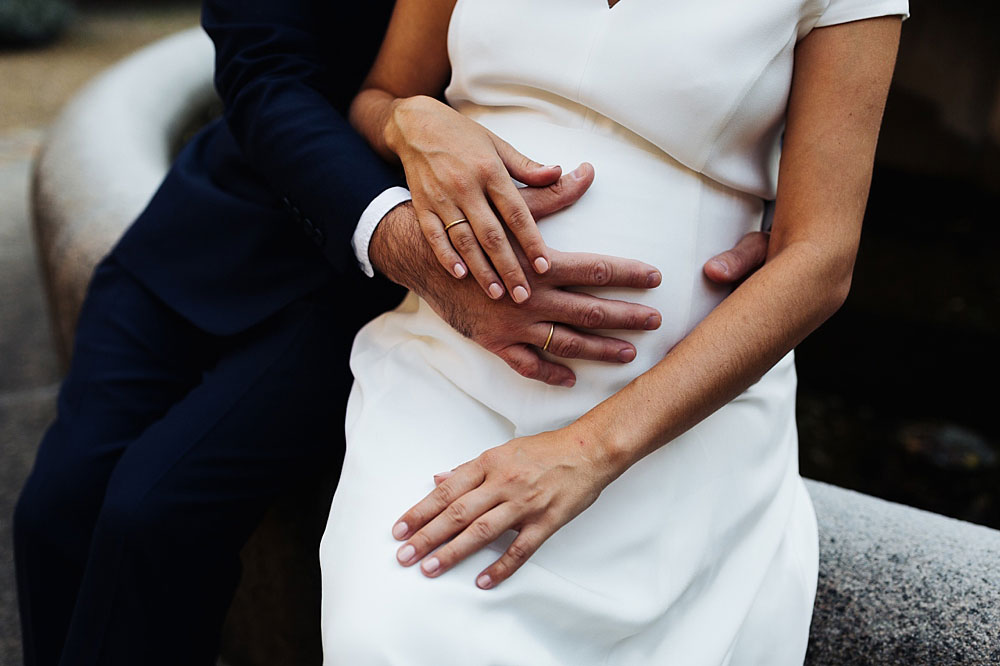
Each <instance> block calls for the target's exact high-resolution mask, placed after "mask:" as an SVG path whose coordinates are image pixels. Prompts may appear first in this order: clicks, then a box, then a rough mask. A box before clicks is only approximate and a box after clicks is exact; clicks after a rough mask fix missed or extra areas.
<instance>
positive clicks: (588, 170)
mask: <svg viewBox="0 0 1000 666" xmlns="http://www.w3.org/2000/svg"><path fill="white" fill-rule="evenodd" d="M593 182H594V167H593V166H591V165H590V164H588V163H587V162H584V163H583V164H581V165H580V166H578V167H577V168H576V169H575V170H574V171H571V172H570V173H568V174H566V175H564V176H562V177H561V178H559V180H557V181H556V182H554V183H552V184H551V185H549V186H548V187H523V188H521V190H520V192H521V196H522V197H523V198H524V203H526V204H527V205H528V210H530V211H531V215H532V216H533V217H534V218H535V219H536V220H539V219H541V218H543V217H545V216H546V215H551V214H552V213H555V212H557V211H560V210H562V209H563V208H566V207H567V206H569V205H570V204H572V203H574V202H575V201H576V200H577V199H579V198H580V197H582V196H583V195H584V193H585V192H586V191H587V189H588V188H589V187H590V185H591V184H592V183H593Z"/></svg>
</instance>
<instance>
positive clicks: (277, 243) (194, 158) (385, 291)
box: [112, 0, 403, 335]
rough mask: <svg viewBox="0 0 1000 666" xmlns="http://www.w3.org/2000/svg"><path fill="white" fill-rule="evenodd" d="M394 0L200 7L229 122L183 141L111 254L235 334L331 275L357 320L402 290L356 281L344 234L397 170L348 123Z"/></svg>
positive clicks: (209, 325)
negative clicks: (144, 206)
mask: <svg viewBox="0 0 1000 666" xmlns="http://www.w3.org/2000/svg"><path fill="white" fill-rule="evenodd" d="M392 5H393V3H392V2H391V1H390V0H363V1H361V2H351V3H340V2H328V1H323V0H280V2H279V1H275V0H206V2H205V3H204V7H203V12H202V25H203V26H204V28H205V30H206V31H207V32H208V34H209V36H210V37H211V38H212V40H213V42H214V43H215V50H216V72H215V85H216V88H217V89H218V92H219V95H220V97H221V98H222V102H223V107H224V114H223V117H222V118H220V119H217V120H215V121H213V122H212V123H210V124H209V125H208V126H207V127H205V128H204V129H202V131H201V132H199V133H198V134H197V135H196V136H195V137H194V138H193V139H192V140H191V141H190V142H189V143H188V144H187V145H186V146H185V147H184V148H183V150H182V151H181V152H180V154H179V155H178V157H177V159H176V161H175V163H174V165H173V166H172V168H171V170H170V172H169V173H168V174H167V176H166V178H165V179H164V182H163V183H162V185H161V186H160V188H159V190H158V191H157V192H156V194H155V195H154V196H153V198H152V200H151V201H150V203H149V204H148V206H147V208H146V209H145V210H144V211H143V213H142V214H141V215H140V216H139V217H138V218H137V219H136V221H135V222H134V223H133V225H132V226H131V227H130V228H129V229H128V230H127V231H126V233H125V235H124V236H123V237H122V238H121V240H120V241H119V243H118V244H117V245H116V246H115V248H114V249H113V250H112V252H113V253H114V255H115V257H116V259H118V261H119V262H120V263H121V264H122V265H123V266H124V267H125V268H126V269H127V270H128V271H129V272H131V273H132V274H133V275H134V276H135V277H136V278H138V279H139V281H140V282H142V283H143V284H144V285H146V286H147V287H148V288H149V289H150V290H152V291H153V292H154V293H155V294H156V295H157V296H159V297H160V298H161V299H162V300H164V301H165V302H166V303H167V304H168V305H170V306H171V307H172V308H173V309H175V310H176V311H177V312H179V313H180V314H181V315H183V316H184V317H186V318H187V319H189V320H190V321H192V322H193V323H195V324H196V325H197V326H199V327H201V328H202V329H204V330H206V331H209V332H211V333H215V334H218V335H228V334H233V333H236V332H239V331H241V330H244V329H246V328H248V327H249V326H252V325H253V324H255V323H257V322H259V321H261V320H262V319H264V318H265V317H267V316H268V315H270V314H272V313H274V312H276V311H277V310H278V309H280V308H282V307H284V306H285V305H287V304H288V303H290V302H291V301H293V300H295V299H296V298H299V297H301V296H303V295H304V294H306V293H309V292H311V291H314V290H316V289H317V288H320V287H323V286H330V285H331V282H332V284H333V286H334V287H335V288H337V289H341V288H342V289H341V291H340V293H342V294H344V297H345V305H350V304H353V305H356V306H357V307H356V308H353V309H351V310H350V311H349V312H347V316H349V317H351V318H359V319H360V321H358V322H357V323H358V324H359V323H361V321H363V320H365V319H367V318H369V317H371V316H373V315H374V314H377V313H378V312H380V311H382V310H384V309H385V308H387V307H390V306H391V305H393V304H394V301H398V299H399V298H400V294H401V292H400V291H399V289H398V288H397V287H396V286H395V285H391V283H389V282H388V281H386V280H383V279H381V278H376V279H374V280H371V279H368V278H365V277H364V276H363V274H362V273H361V271H360V270H359V269H358V267H357V262H356V260H355V257H354V254H353V251H352V249H351V244H350V239H351V235H352V234H353V232H354V228H355V226H356V224H357V221H358V218H359V217H360V216H361V213H362V212H363V211H364V209H365V208H366V207H367V206H368V204H369V203H370V202H371V201H372V199H374V198H375V197H376V196H378V194H379V193H381V192H382V191H384V190H385V189H387V188H389V187H392V186H394V185H400V184H403V179H402V176H401V175H400V174H399V173H398V172H397V171H395V170H393V169H391V168H389V167H388V166H387V165H386V164H385V163H384V162H382V160H381V159H380V158H379V157H378V156H377V155H376V154H375V153H374V152H373V151H372V150H371V149H370V148H369V147H368V145H367V144H366V143H365V141H364V140H363V139H362V138H361V137H360V136H359V135H358V134H357V133H356V132H354V130H353V129H352V128H351V127H350V125H349V124H348V123H347V121H346V120H345V115H346V111H347V108H348V106H349V104H350V101H351V99H352V97H353V96H354V94H355V93H356V92H357V90H358V88H359V87H360V85H361V82H362V80H363V78H364V76H365V74H366V73H367V71H368V69H369V68H370V67H371V64H372V62H373V60H374V57H375V55H376V53H377V52H378V48H379V46H380V44H381V42H382V38H383V36H384V34H385V30H386V26H387V25H388V19H389V16H390V14H391V11H392Z"/></svg>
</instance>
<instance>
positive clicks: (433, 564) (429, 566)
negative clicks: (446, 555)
mask: <svg viewBox="0 0 1000 666" xmlns="http://www.w3.org/2000/svg"><path fill="white" fill-rule="evenodd" d="M420 568H421V569H423V570H424V573H429V574H432V573H434V572H435V571H437V570H438V569H440V568H441V562H439V561H438V558H436V557H432V558H430V559H428V560H424V563H423V564H421V565H420Z"/></svg>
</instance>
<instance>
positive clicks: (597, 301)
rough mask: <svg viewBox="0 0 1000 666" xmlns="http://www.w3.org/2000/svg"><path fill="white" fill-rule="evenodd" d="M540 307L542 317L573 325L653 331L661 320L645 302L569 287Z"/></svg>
mask: <svg viewBox="0 0 1000 666" xmlns="http://www.w3.org/2000/svg"><path fill="white" fill-rule="evenodd" d="M544 310H545V314H544V315H543V316H545V317H546V319H550V320H552V321H555V322H559V323H562V324H568V325H570V326H575V327H577V328H590V329H595V328H600V329H617V330H626V331H653V330H656V329H657V328H659V327H660V324H662V323H663V318H662V317H661V316H660V313H659V312H658V311H657V310H655V309H654V308H651V307H649V306H647V305H640V304H638V303H629V302H626V301H617V300H613V299H610V298H599V297H597V296H593V295H591V294H583V293H579V292H573V291H560V292H557V293H556V294H553V295H552V296H551V297H549V298H548V299H546V302H545V308H544ZM538 314H542V313H541V312H539V313H538Z"/></svg>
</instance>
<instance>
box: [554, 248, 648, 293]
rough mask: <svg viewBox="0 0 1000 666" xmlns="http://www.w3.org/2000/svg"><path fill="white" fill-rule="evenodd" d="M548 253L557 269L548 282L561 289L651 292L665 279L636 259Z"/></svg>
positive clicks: (601, 255)
mask: <svg viewBox="0 0 1000 666" xmlns="http://www.w3.org/2000/svg"><path fill="white" fill-rule="evenodd" d="M549 253H550V256H551V258H552V265H553V266H554V268H553V269H552V273H551V274H550V275H549V280H551V281H552V283H553V284H556V285H559V286H573V287H628V288H632V289H651V288H653V287H657V286H659V284H660V281H661V280H662V279H663V277H662V276H661V275H660V271H658V270H656V268H655V267H654V266H650V265H649V264H647V263H643V262H641V261H636V260H635V259H623V258H621V257H609V256H607V255H603V254H591V253H589V252H559V251H557V250H549Z"/></svg>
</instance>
